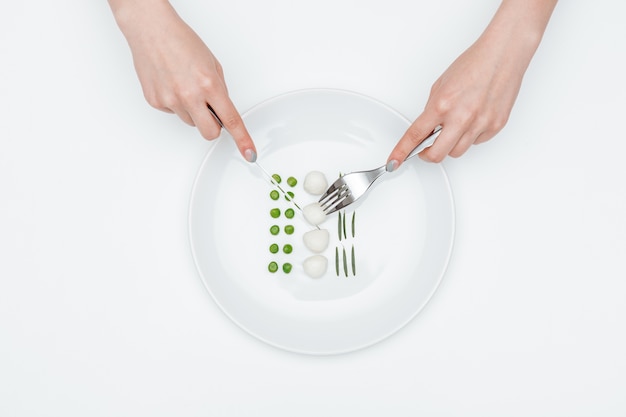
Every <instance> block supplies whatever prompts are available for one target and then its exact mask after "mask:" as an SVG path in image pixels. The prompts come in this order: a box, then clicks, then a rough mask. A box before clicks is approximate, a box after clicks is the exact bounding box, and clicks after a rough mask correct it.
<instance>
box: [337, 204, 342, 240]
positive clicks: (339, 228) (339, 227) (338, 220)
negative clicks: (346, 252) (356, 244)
mask: <svg viewBox="0 0 626 417" xmlns="http://www.w3.org/2000/svg"><path fill="white" fill-rule="evenodd" d="M337 233H338V234H339V241H340V242H341V236H342V234H341V212H340V211H338V212H337Z"/></svg>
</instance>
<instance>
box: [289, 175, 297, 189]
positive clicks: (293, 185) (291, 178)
mask: <svg viewBox="0 0 626 417" xmlns="http://www.w3.org/2000/svg"><path fill="white" fill-rule="evenodd" d="M297 183H298V180H297V179H295V178H294V177H289V178H287V184H289V185H290V186H292V187H295V186H296V184H297Z"/></svg>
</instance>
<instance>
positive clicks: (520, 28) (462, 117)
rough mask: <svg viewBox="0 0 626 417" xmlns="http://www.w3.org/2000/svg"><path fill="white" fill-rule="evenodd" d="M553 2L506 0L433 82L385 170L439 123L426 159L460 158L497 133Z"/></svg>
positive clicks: (397, 163) (424, 154)
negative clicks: (465, 48) (473, 40)
mask: <svg viewBox="0 0 626 417" xmlns="http://www.w3.org/2000/svg"><path fill="white" fill-rule="evenodd" d="M555 5H556V0H508V1H504V0H503V1H502V3H501V5H500V7H499V8H498V11H497V12H496V14H495V16H494V18H493V19H492V21H491V22H490V24H489V25H488V26H487V28H486V29H485V31H484V32H483V34H482V35H481V36H480V37H479V38H478V40H477V41H476V42H475V43H474V44H473V45H472V46H470V47H469V48H468V49H467V50H466V51H465V52H464V53H463V54H461V55H460V56H459V57H458V58H457V59H456V60H455V61H454V62H453V63H452V65H450V67H448V69H447V70H446V71H445V72H444V73H443V74H442V75H441V77H439V79H438V80H437V81H436V82H435V83H434V84H433V86H432V89H431V91H430V97H429V98H428V101H427V103H426V106H425V108H424V111H423V112H422V114H420V115H419V116H418V117H417V119H416V120H415V122H413V124H412V125H411V126H410V127H409V129H408V130H407V131H406V133H405V134H404V135H403V136H402V138H401V139H400V141H399V142H398V143H397V145H396V146H395V148H394V149H393V151H392V152H391V154H390V155H389V158H388V160H387V161H388V162H387V170H388V171H393V170H395V169H397V168H398V167H399V166H400V165H401V164H402V162H404V160H405V159H406V156H407V155H408V154H409V153H410V152H411V151H412V150H413V149H415V147H416V146H417V145H419V143H420V142H421V141H422V140H424V138H426V137H427V136H428V135H429V134H430V133H431V132H432V131H433V130H434V129H435V127H437V126H438V125H441V126H442V130H441V134H440V135H439V137H438V138H437V140H436V141H435V143H434V144H433V145H432V146H431V147H430V148H427V149H425V150H423V151H422V152H420V154H419V156H420V158H422V159H424V160H426V161H430V162H441V161H442V160H443V159H444V158H445V157H446V156H447V155H450V156H452V157H459V156H461V155H463V154H464V153H465V152H466V151H467V150H468V149H469V147H470V146H471V145H472V144H478V143H482V142H486V141H488V140H489V139H491V138H492V137H494V136H495V135H496V133H498V132H499V131H500V130H501V129H502V128H503V127H504V125H505V124H506V122H507V120H508V118H509V115H510V113H511V109H512V108H513V104H514V103H515V99H516V98H517V95H518V93H519V90H520V87H521V84H522V78H523V77H524V73H525V72H526V69H527V68H528V65H529V64H530V61H531V59H532V57H533V55H534V53H535V51H536V49H537V47H538V46H539V42H540V41H541V38H542V36H543V33H544V30H545V28H546V25H547V23H548V20H549V18H550V15H551V13H552V10H553V9H554V6H555Z"/></svg>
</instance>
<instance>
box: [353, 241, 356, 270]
mask: <svg viewBox="0 0 626 417" xmlns="http://www.w3.org/2000/svg"><path fill="white" fill-rule="evenodd" d="M352 275H353V276H354V275H356V258H355V257H354V245H352Z"/></svg>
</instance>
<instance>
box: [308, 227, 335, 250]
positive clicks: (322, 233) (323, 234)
mask: <svg viewBox="0 0 626 417" xmlns="http://www.w3.org/2000/svg"><path fill="white" fill-rule="evenodd" d="M329 238H330V235H329V233H328V230H326V229H315V230H310V231H308V232H306V233H305V234H304V235H302V240H304V245H305V246H306V247H307V248H308V249H309V250H310V251H311V252H314V253H320V252H323V251H324V250H326V248H327V247H328V240H329Z"/></svg>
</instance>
